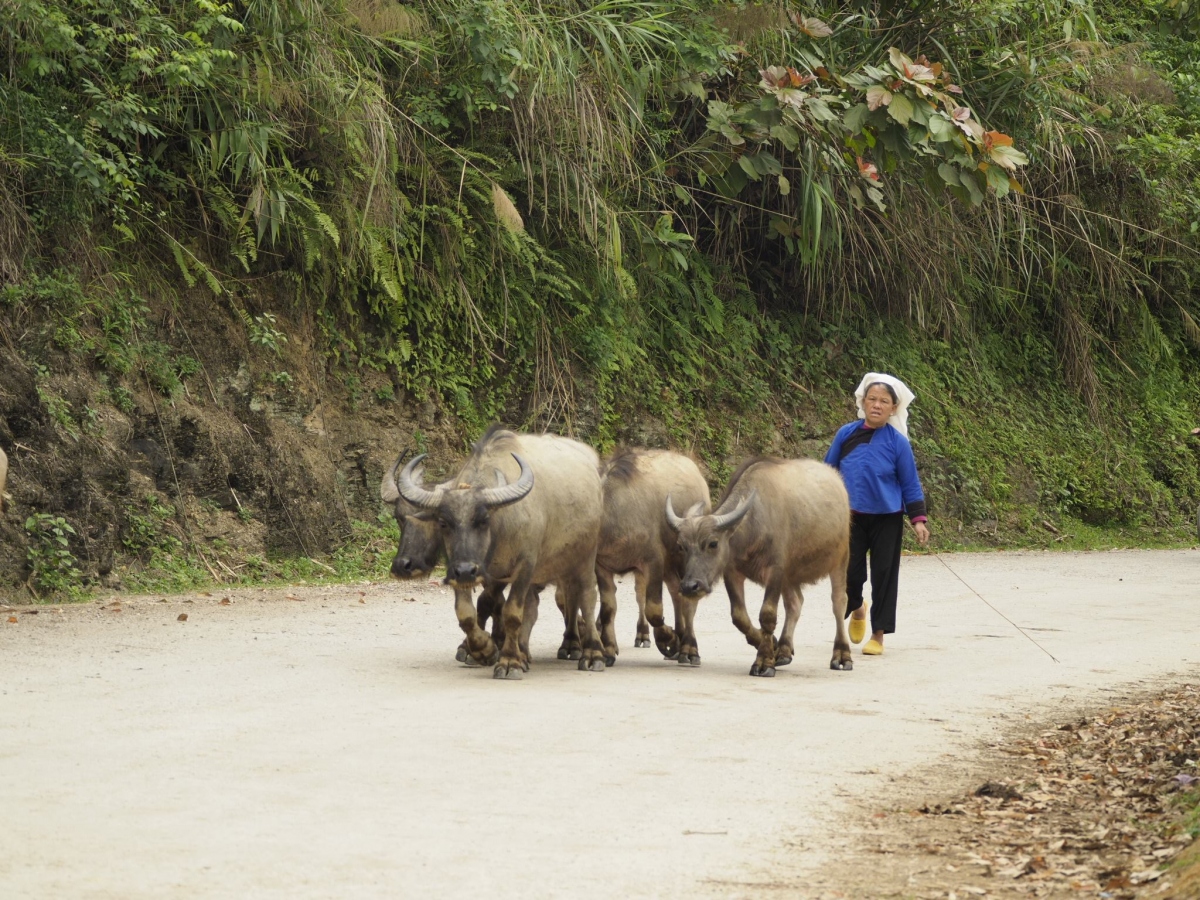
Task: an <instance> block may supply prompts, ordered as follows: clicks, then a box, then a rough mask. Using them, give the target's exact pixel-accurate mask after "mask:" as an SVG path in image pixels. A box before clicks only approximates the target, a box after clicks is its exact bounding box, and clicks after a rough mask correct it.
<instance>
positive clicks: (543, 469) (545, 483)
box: [396, 426, 604, 678]
mask: <svg viewBox="0 0 1200 900" xmlns="http://www.w3.org/2000/svg"><path fill="white" fill-rule="evenodd" d="M423 458H424V456H423V455H422V456H418V457H416V458H414V459H413V460H411V461H410V462H409V463H408V464H407V465H405V467H404V469H403V470H401V472H400V474H399V475H398V476H397V478H396V489H397V492H398V493H399V495H400V496H401V497H403V498H404V499H405V500H407V501H408V502H409V503H411V504H413V505H414V506H418V507H420V508H422V509H427V510H433V511H434V512H435V513H436V516H437V521H438V527H439V528H440V530H441V535H442V542H443V545H444V547H445V551H446V574H447V580H448V581H449V582H450V583H451V584H452V585H453V586H454V599H455V611H456V612H457V614H458V621H459V625H460V626H461V627H462V629H463V631H464V632H465V634H466V636H467V646H468V649H469V652H470V654H471V656H472V657H474V658H475V659H476V660H477V661H479V662H486V663H488V664H491V663H495V672H494V674H495V677H497V678H520V677H521V674H522V673H523V672H525V671H527V670H528V668H529V633H530V631H531V629H532V628H533V623H534V621H535V620H536V618H537V602H538V601H537V591H536V588H537V586H539V585H545V584H550V583H553V584H554V585H555V586H556V588H557V590H558V595H559V597H560V598H561V599H562V601H563V606H564V618H565V620H566V622H567V632H568V633H567V635H564V643H565V642H566V641H567V640H568V638H569V637H570V632H571V631H572V630H574V629H576V628H579V629H581V630H582V631H583V635H582V653H581V658H580V660H579V668H581V669H587V670H592V671H601V670H603V669H604V651H603V648H602V647H601V645H600V641H599V637H598V635H597V634H596V630H595V624H594V620H595V615H596V587H595V584H596V582H595V565H596V543H597V541H598V539H599V536H600V517H601V510H602V500H601V491H600V475H599V472H598V466H599V460H598V458H597V457H596V453H595V451H593V450H592V449H591V448H590V447H587V446H586V445H584V444H580V443H578V442H577V441H572V440H569V439H567V438H561V437H556V436H554V435H517V434H514V433H513V432H511V431H505V430H501V429H498V428H496V427H494V426H493V428H491V429H489V430H488V432H487V433H486V434H485V435H484V436H483V438H481V439H480V441H479V443H478V444H476V445H475V450H474V452H473V453H472V454H471V457H470V459H468V460H467V463H466V465H465V466H464V467H463V469H462V471H461V472H459V474H458V476H457V481H456V482H454V483H452V484H449V485H439V486H438V487H437V488H436V489H434V490H432V491H430V490H427V489H426V488H424V487H422V486H421V485H420V484H418V483H417V482H416V481H415V480H414V478H413V473H414V471H415V470H416V467H417V465H418V464H419V463H420V461H421V460H422V459H423ZM513 479H515V481H514V480H513ZM480 583H488V584H498V585H508V586H509V591H508V599H506V600H505V601H504V605H503V607H502V609H501V617H502V623H503V626H504V642H503V646H502V647H499V648H497V646H496V642H495V641H494V640H493V639H492V638H491V637H490V636H489V635H488V634H487V633H486V632H484V631H483V630H482V629H481V628H480V627H479V624H478V622H477V620H476V611H475V607H474V605H473V604H472V603H471V590H472V588H473V587H475V585H477V584H480Z"/></svg>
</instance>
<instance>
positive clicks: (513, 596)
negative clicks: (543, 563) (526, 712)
mask: <svg viewBox="0 0 1200 900" xmlns="http://www.w3.org/2000/svg"><path fill="white" fill-rule="evenodd" d="M532 587H533V585H532V584H531V583H530V577H529V573H528V572H521V573H520V574H519V575H518V576H517V577H516V578H515V579H514V580H513V583H512V586H511V587H509V589H508V599H507V600H505V601H504V606H503V607H502V609H501V615H502V616H504V646H502V647H501V648H500V658H499V659H498V660H497V661H496V668H495V669H494V670H493V671H492V677H493V678H513V679H516V678H520V677H521V676H522V675H523V674H524V673H525V672H526V670H528V668H529V663H528V660H526V661H525V662H522V660H521V634H522V627H523V625H524V619H525V606H526V601H527V600H528V599H529V595H530V592H531V589H532ZM535 615H536V614H535Z"/></svg>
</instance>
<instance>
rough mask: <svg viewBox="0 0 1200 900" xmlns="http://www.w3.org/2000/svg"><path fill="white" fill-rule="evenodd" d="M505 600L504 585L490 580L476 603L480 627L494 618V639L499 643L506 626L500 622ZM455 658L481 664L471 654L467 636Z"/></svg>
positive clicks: (469, 664)
mask: <svg viewBox="0 0 1200 900" xmlns="http://www.w3.org/2000/svg"><path fill="white" fill-rule="evenodd" d="M503 602H504V585H503V584H499V583H491V582H489V583H486V584H485V585H484V587H483V591H482V592H481V593H480V595H479V599H478V600H477V601H476V603H475V607H476V622H477V623H478V624H479V627H480V628H483V627H484V626H486V625H487V621H488V619H489V618H490V619H491V620H492V640H493V641H495V642H496V643H497V644H499V643H500V642H501V641H502V640H503V639H504V627H503V624H502V623H501V622H500V604H502V603H503ZM454 658H455V659H457V660H458V661H459V662H460V663H466V664H467V665H468V666H477V665H479V663H478V662H476V660H475V659H474V658H473V657H472V656H471V648H470V647H468V646H467V640H466V638H463V642H462V643H461V644H459V645H458V652H456V653H455V654H454Z"/></svg>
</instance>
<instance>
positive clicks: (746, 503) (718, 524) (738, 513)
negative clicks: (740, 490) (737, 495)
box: [713, 491, 757, 531]
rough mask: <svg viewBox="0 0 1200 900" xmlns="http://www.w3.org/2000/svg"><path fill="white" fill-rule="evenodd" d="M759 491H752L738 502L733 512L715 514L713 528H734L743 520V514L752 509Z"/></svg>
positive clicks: (718, 529)
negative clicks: (751, 505)
mask: <svg viewBox="0 0 1200 900" xmlns="http://www.w3.org/2000/svg"><path fill="white" fill-rule="evenodd" d="M756 493H757V491H751V492H750V493H748V494H747V495H746V497H745V499H743V500H742V502H741V503H739V504H738V506H737V509H735V510H734V511H733V512H727V513H724V514H722V515H718V516H713V528H715V529H716V530H717V531H724V530H726V529H727V528H732V527H733V526H734V525H736V524H737V523H738V522H740V521H741V520H742V516H744V515H745V514H746V513H748V512H749V511H750V504H751V503H753V502H754V496H755V494H756Z"/></svg>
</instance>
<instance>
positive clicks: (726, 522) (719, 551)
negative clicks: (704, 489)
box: [667, 491, 754, 597]
mask: <svg viewBox="0 0 1200 900" xmlns="http://www.w3.org/2000/svg"><path fill="white" fill-rule="evenodd" d="M753 502H754V491H751V492H750V493H749V494H747V495H746V496H745V498H743V499H742V502H741V503H739V504H738V505H737V507H736V508H734V509H733V510H732V511H730V512H727V513H712V514H710V515H701V514H700V513H701V512H702V510H703V506H702V505H701V504H696V505H695V506H693V507H692V508H691V509H690V510H688V512H687V514H686V515H685V516H683V517H682V518H681V517H680V516H678V515H676V514H675V508H674V506H672V504H671V498H670V497H667V524H668V525H670V526H671V530H672V531H674V532H675V534H676V535H677V536H678V539H679V544H678V548H677V549H678V553H679V556H680V557H681V558H682V560H683V565H682V569H681V577H680V581H679V589H680V591H682V592H683V594H684V596H686V597H703V596H704V595H706V594H708V593H710V592H711V591H712V589H713V584H715V583H716V582H717V581H718V580H719V579H720V578H721V577H722V576H723V575H724V574H725V569H726V567H727V566H728V565H729V535H730V534H731V533H732V532H733V530H734V528H736V527H737V525H738V523H739V522H741V521H742V518H743V517H744V516H745V515H746V513H747V512H749V511H750V505H751V504H752V503H753Z"/></svg>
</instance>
